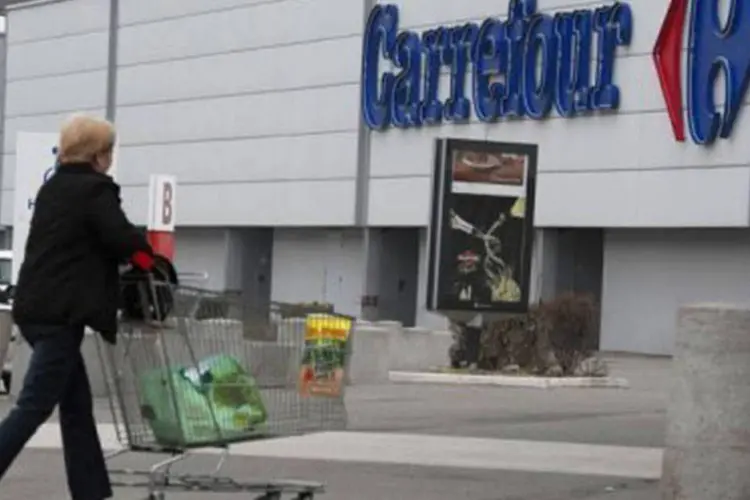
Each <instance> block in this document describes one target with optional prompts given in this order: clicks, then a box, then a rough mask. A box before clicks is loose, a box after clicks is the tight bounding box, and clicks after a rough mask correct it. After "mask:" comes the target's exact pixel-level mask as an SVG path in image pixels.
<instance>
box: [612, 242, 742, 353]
mask: <svg viewBox="0 0 750 500" xmlns="http://www.w3.org/2000/svg"><path fill="white" fill-rule="evenodd" d="M603 285H604V288H603V297H602V325H601V347H602V349H604V350H615V351H629V352H645V353H650V354H672V352H673V348H674V332H675V325H676V321H677V310H678V308H679V307H680V306H682V305H685V304H689V303H695V302H706V301H708V302H717V301H718V302H729V303H735V304H747V303H748V301H750V233H748V232H747V231H721V230H712V231H705V230H703V231H677V230H665V231H659V230H650V231H638V230H614V231H607V233H606V238H605V245H604V279H603Z"/></svg>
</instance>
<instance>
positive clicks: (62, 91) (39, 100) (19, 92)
mask: <svg viewBox="0 0 750 500" xmlns="http://www.w3.org/2000/svg"><path fill="white" fill-rule="evenodd" d="M106 82H107V73H106V71H93V72H86V73H74V74H69V75H64V76H52V77H47V78H35V79H32V80H18V81H14V82H10V83H8V86H7V88H6V96H7V102H6V105H5V116H6V118H13V117H17V116H25V115H33V114H48V113H56V112H70V111H76V110H83V109H95V108H100V107H101V106H102V105H104V103H105V102H106V90H107V89H106Z"/></svg>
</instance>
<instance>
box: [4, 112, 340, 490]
mask: <svg viewBox="0 0 750 500" xmlns="http://www.w3.org/2000/svg"><path fill="white" fill-rule="evenodd" d="M115 140H116V135H115V129H114V127H113V126H112V124H110V123H108V122H106V121H104V120H100V119H98V118H94V117H89V116H85V115H75V116H73V117H71V118H70V119H68V120H67V121H66V122H65V124H64V125H63V127H62V129H61V132H60V138H59V148H58V161H57V165H56V168H55V169H54V170H55V173H54V175H52V176H51V178H49V179H48V180H47V181H46V182H45V183H44V185H43V186H42V188H41V190H40V191H39V193H38V195H37V198H36V200H35V208H34V213H33V216H32V220H31V225H30V232H29V236H28V240H27V244H26V251H25V259H24V262H23V264H22V266H21V271H20V275H19V278H18V284H17V287H16V293H15V298H14V304H13V316H14V320H15V322H16V324H17V325H18V327H19V330H20V332H21V335H22V336H23V337H24V339H25V340H26V341H27V342H28V343H29V345H30V346H31V348H32V350H33V352H32V355H31V359H30V363H29V369H28V373H27V376H26V378H25V380H24V382H23V388H22V389H21V392H20V394H19V397H18V400H17V402H16V405H15V407H14V408H13V409H12V410H11V412H10V413H9V414H8V415H7V416H6V418H5V420H4V421H3V422H2V424H0V478H2V476H3V475H4V474H5V473H6V472H7V470H8V468H9V467H10V466H11V464H12V463H13V461H14V460H15V458H16V457H17V456H18V454H19V453H20V452H21V450H22V449H23V448H24V446H25V445H26V443H27V442H28V441H29V439H30V438H31V437H32V436H33V435H34V433H35V432H36V430H37V429H38V428H39V427H40V426H41V425H42V424H43V423H44V422H45V420H46V419H47V418H49V416H50V415H51V414H52V412H53V411H54V409H55V408H56V407H59V413H60V427H61V432H62V439H63V452H64V457H65V466H66V472H67V477H68V488H69V490H70V494H71V497H72V499H73V500H104V499H106V498H111V497H112V495H113V491H112V486H113V484H114V485H118V484H127V485H139V486H143V487H144V488H145V490H146V493H147V495H148V497H147V498H149V499H161V498H164V495H165V494H166V493H167V492H169V491H175V490H188V491H195V490H200V491H221V492H239V493H242V492H245V493H248V492H250V493H257V494H258V495H260V496H257V498H261V499H267V500H274V499H279V498H281V496H282V494H287V493H291V494H292V495H293V496H296V498H298V499H300V500H303V499H308V498H313V496H314V494H315V493H317V492H319V491H321V489H322V488H321V486H320V485H318V484H307V483H296V482H279V483H267V482H259V483H252V484H242V483H239V482H237V481H234V480H232V479H230V478H221V477H220V476H219V473H220V471H221V468H222V465H223V464H224V461H225V460H226V458H227V455H228V450H229V446H230V445H231V444H232V443H234V442H239V441H246V440H250V439H261V438H267V437H272V436H279V435H289V434H298V433H303V432H312V431H316V430H323V429H340V428H342V427H343V426H344V425H345V424H346V413H345V408H344V404H343V378H342V377H341V373H342V370H343V368H344V366H345V358H346V349H345V346H346V342H343V343H342V342H341V338H342V334H341V333H340V332H341V331H346V336H348V332H349V329H350V328H351V320H350V319H348V318H343V317H336V316H334V315H329V316H328V317H327V318H325V319H324V321H323V324H322V326H321V323H320V321H318V323H315V325H316V326H313V327H312V328H308V329H306V328H305V325H304V324H302V323H300V321H296V322H295V321H291V322H290V321H288V320H287V321H284V320H282V319H280V318H278V315H276V314H274V311H273V310H270V309H269V310H267V311H263V312H260V313H258V312H257V311H256V312H254V313H252V314H251V312H250V311H249V310H248V309H247V308H246V307H243V306H244V304H243V301H242V300H241V297H230V296H229V295H219V294H211V293H210V292H206V291H201V290H195V289H188V288H184V287H179V286H177V285H176V280H175V279H174V276H173V275H174V273H173V270H166V271H165V270H164V269H163V268H161V267H159V266H157V263H158V262H159V259H158V256H154V255H153V251H152V249H151V248H150V246H149V245H148V243H147V242H146V239H145V238H144V236H143V235H142V234H141V233H140V231H138V230H137V229H136V228H135V227H134V226H133V225H132V224H131V223H130V222H129V221H128V219H127V218H126V216H125V214H124V213H123V211H122V208H121V206H120V197H119V193H120V189H119V186H118V185H117V184H116V183H115V182H114V181H113V180H112V179H111V178H110V177H109V176H108V175H107V172H108V171H109V169H110V168H111V165H112V155H113V149H114V145H115ZM125 261H129V262H130V265H131V266H132V270H131V272H129V273H127V275H126V277H125V278H124V280H123V279H121V276H120V269H119V264H120V263H122V262H125ZM166 264H167V266H166V267H171V265H168V263H166ZM160 271H161V272H160ZM159 276H161V279H159ZM155 277H156V278H157V279H155ZM121 288H122V289H121ZM121 296H122V299H123V302H122V303H121V302H120V297H121ZM326 322H327V323H326ZM313 323H314V322H313ZM313 323H310V324H313ZM86 328H91V329H93V330H96V331H97V332H99V334H100V335H97V337H96V338H97V346H98V347H99V349H98V350H99V354H100V359H101V360H102V362H103V368H104V370H105V373H106V377H105V378H106V381H107V385H108V387H109V389H110V392H109V394H110V402H111V408H112V412H113V416H114V417H115V419H116V420H115V422H116V429H117V433H118V437H119V439H120V442H121V443H122V444H123V450H122V451H120V452H118V453H117V454H116V455H117V456H119V455H121V454H122V453H124V452H127V451H134V452H152V453H155V454H165V455H167V456H168V458H164V459H163V460H161V461H160V462H158V463H156V464H155V465H154V467H152V468H151V469H149V470H148V471H145V472H138V471H127V470H121V471H118V470H115V469H112V468H108V467H107V460H106V459H105V456H104V453H103V451H102V448H101V444H100V441H99V437H98V435H97V430H96V424H95V421H94V415H93V404H92V398H91V389H90V385H89V380H88V375H87V374H86V369H85V364H84V360H83V357H82V355H81V343H82V341H83V337H84V332H85V329H86ZM306 332H307V333H306ZM310 332H312V333H310ZM331 332H333V333H331ZM255 338H262V340H253V339H255ZM102 340H103V341H102ZM311 353H313V354H311ZM321 354H324V355H325V356H323V357H321ZM330 359H333V360H334V361H335V362H334V364H332V365H331V364H330V363H329V361H330ZM319 360H323V361H325V363H322V361H319ZM300 373H304V374H305V376H304V377H300V376H299V374H300ZM332 388H333V389H335V390H331V389H332ZM206 447H218V448H221V449H222V450H224V454H223V455H222V457H221V460H220V463H219V464H218V466H217V467H216V469H215V470H214V471H210V473H209V474H206V475H185V474H177V473H173V472H172V470H173V466H174V465H175V464H176V463H177V462H180V461H183V460H185V459H186V458H187V457H188V455H189V452H190V451H191V450H196V449H200V448H206ZM107 458H114V456H110V457H107ZM110 475H111V476H112V477H113V478H114V479H118V478H119V477H121V476H123V475H125V476H136V477H140V478H143V481H141V482H140V483H139V482H138V481H135V482H133V481H128V482H122V483H118V482H117V481H112V480H111V479H110Z"/></svg>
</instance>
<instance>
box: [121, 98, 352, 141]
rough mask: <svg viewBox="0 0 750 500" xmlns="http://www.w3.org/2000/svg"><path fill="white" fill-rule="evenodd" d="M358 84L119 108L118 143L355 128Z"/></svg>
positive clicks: (332, 130) (286, 133) (269, 135)
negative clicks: (120, 141) (120, 139)
mask: <svg viewBox="0 0 750 500" xmlns="http://www.w3.org/2000/svg"><path fill="white" fill-rule="evenodd" d="M358 94H359V87H358V86H357V85H344V86H341V87H335V88H332V87H326V88H321V89H307V90H297V91H289V92H278V93H267V94H256V95H251V96H236V97H227V98H221V99H204V100H201V101H183V102H178V103H169V104H155V105H150V106H139V107H133V108H130V107H125V108H122V109H120V110H119V114H118V125H119V127H120V132H121V137H122V143H123V144H124V145H129V144H153V143H163V142H179V141H200V140H208V139H218V138H236V137H273V136H275V135H291V134H307V133H319V132H323V131H330V132H334V131H335V132H340V131H344V130H355V129H356V127H357V119H358V116H359V115H358V110H357V107H356V106H352V105H347V103H350V102H353V101H355V100H356V96H357V95H358Z"/></svg>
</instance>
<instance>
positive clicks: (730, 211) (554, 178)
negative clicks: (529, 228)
mask: <svg viewBox="0 0 750 500" xmlns="http://www.w3.org/2000/svg"><path fill="white" fill-rule="evenodd" d="M749 191H750V167H740V168H707V169H672V170H641V171H619V172H581V173H566V174H556V173H549V174H542V175H540V176H539V184H538V189H537V203H536V213H535V223H536V225H537V226H541V227H566V226H575V227H747V226H748V225H750V205H748V192H749Z"/></svg>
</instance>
